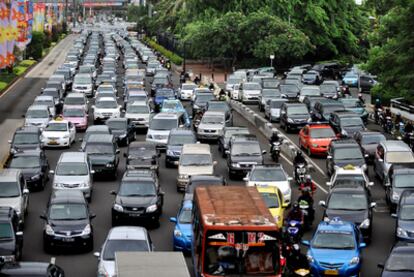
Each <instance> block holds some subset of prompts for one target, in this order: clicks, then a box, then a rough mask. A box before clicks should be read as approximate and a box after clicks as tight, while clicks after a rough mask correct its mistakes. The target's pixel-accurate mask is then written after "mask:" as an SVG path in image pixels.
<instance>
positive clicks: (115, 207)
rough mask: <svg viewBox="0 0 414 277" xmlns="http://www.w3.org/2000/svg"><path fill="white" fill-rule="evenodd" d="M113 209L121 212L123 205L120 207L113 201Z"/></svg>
mask: <svg viewBox="0 0 414 277" xmlns="http://www.w3.org/2000/svg"><path fill="white" fill-rule="evenodd" d="M114 210H115V211H117V212H123V211H124V207H122V206H121V205H119V204H116V203H115V204H114Z"/></svg>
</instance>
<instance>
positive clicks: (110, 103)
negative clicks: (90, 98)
mask: <svg viewBox="0 0 414 277" xmlns="http://www.w3.org/2000/svg"><path fill="white" fill-rule="evenodd" d="M95 106H96V107H98V108H104V109H116V108H118V103H117V102H116V101H115V100H98V101H96V104H95Z"/></svg>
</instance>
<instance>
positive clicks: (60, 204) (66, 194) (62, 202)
mask: <svg viewBox="0 0 414 277" xmlns="http://www.w3.org/2000/svg"><path fill="white" fill-rule="evenodd" d="M94 217H95V215H94V214H92V213H91V212H90V211H89V207H88V203H87V202H86V199H85V197H84V196H83V193H82V192H81V191H79V190H55V191H54V192H53V193H52V195H51V197H50V200H49V202H48V204H47V208H46V212H45V213H44V214H42V215H41V216H40V218H41V219H43V220H44V221H45V227H44V229H43V248H44V250H45V251H46V252H48V253H49V252H51V251H52V250H54V249H56V248H72V249H77V248H82V249H85V251H87V252H89V251H92V249H93V228H92V224H91V219H93V218H94Z"/></svg>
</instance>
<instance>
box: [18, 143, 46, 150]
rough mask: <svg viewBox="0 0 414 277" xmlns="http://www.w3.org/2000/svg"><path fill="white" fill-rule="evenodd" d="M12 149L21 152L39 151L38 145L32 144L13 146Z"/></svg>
mask: <svg viewBox="0 0 414 277" xmlns="http://www.w3.org/2000/svg"><path fill="white" fill-rule="evenodd" d="M12 148H15V149H21V150H37V149H40V144H39V143H33V144H13V145H12Z"/></svg>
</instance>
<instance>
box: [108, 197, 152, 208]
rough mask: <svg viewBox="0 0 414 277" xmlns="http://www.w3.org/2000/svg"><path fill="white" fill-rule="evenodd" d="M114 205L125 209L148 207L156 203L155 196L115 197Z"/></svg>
mask: <svg viewBox="0 0 414 277" xmlns="http://www.w3.org/2000/svg"><path fill="white" fill-rule="evenodd" d="M115 202H116V203H119V204H120V205H122V206H126V207H137V208H141V207H145V208H146V207H148V206H150V205H152V204H155V203H156V202H157V197H156V196H149V197H140V196H117V197H116V200H115Z"/></svg>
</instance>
